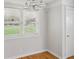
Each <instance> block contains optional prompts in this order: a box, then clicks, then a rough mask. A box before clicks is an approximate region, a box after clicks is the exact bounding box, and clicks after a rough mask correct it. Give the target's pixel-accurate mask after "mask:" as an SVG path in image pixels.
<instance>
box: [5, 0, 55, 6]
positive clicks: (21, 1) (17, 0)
mask: <svg viewBox="0 0 79 59" xmlns="http://www.w3.org/2000/svg"><path fill="white" fill-rule="evenodd" d="M43 1H44V2H45V3H50V2H54V1H56V0H43ZM25 2H26V0H4V3H9V4H11V3H14V4H20V5H24V4H25Z"/></svg>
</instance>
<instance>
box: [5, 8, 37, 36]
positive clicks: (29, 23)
mask: <svg viewBox="0 0 79 59" xmlns="http://www.w3.org/2000/svg"><path fill="white" fill-rule="evenodd" d="M4 27H5V28H4V33H5V35H16V34H18V35H19V34H28V33H36V32H37V27H38V26H37V16H36V13H35V12H30V11H29V12H28V11H26V10H19V9H12V8H5V17H4Z"/></svg>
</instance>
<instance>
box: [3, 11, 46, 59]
mask: <svg viewBox="0 0 79 59" xmlns="http://www.w3.org/2000/svg"><path fill="white" fill-rule="evenodd" d="M37 15H38V20H39V32H38V34H32V36H31V35H29V36H28V35H24V36H18V37H17V36H14V37H5V47H4V48H5V58H6V59H7V58H9V57H16V56H21V55H24V54H28V53H33V52H36V51H41V50H45V49H46V42H45V41H46V40H47V38H46V37H47V35H46V34H47V33H46V32H47V30H46V29H47V26H46V19H45V18H46V17H45V11H44V10H40V11H39V12H37ZM27 36H28V37H27Z"/></svg>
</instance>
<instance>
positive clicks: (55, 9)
mask: <svg viewBox="0 0 79 59" xmlns="http://www.w3.org/2000/svg"><path fill="white" fill-rule="evenodd" d="M49 6H50V7H49V8H48V50H49V51H51V52H53V53H54V54H56V55H57V56H59V57H62V30H63V29H62V5H61V3H56V4H51V5H49Z"/></svg>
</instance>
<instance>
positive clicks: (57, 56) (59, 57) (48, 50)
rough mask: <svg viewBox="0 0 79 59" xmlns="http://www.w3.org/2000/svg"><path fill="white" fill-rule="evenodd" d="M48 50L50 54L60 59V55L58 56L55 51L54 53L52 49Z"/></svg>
mask: <svg viewBox="0 0 79 59" xmlns="http://www.w3.org/2000/svg"><path fill="white" fill-rule="evenodd" d="M48 52H49V53H51V54H52V55H54V56H56V57H58V58H59V59H62V57H60V56H59V55H57V54H56V53H54V52H52V51H50V50H48Z"/></svg>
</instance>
